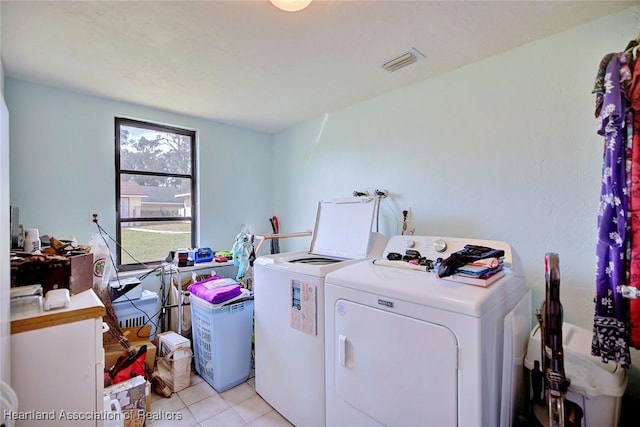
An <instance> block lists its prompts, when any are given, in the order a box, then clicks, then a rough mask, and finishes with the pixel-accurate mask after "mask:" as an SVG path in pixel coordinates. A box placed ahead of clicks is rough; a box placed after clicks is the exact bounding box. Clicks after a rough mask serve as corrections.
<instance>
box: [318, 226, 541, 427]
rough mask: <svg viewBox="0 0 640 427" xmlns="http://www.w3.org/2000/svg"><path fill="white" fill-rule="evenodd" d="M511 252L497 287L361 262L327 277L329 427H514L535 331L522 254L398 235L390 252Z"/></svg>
mask: <svg viewBox="0 0 640 427" xmlns="http://www.w3.org/2000/svg"><path fill="white" fill-rule="evenodd" d="M467 244H474V245H481V246H488V247H492V248H495V249H502V250H504V252H505V256H504V265H505V270H504V271H505V275H504V276H503V277H502V278H501V279H499V280H497V281H495V282H494V283H492V284H490V285H489V286H486V287H483V286H474V285H468V284H462V283H458V282H453V281H449V280H444V279H439V278H438V277H437V276H436V274H435V273H433V272H427V271H425V270H424V268H423V269H422V271H418V270H415V269H403V268H395V267H390V266H386V265H384V264H389V263H379V264H378V265H376V264H375V263H374V262H372V261H371V260H369V261H361V262H359V263H356V264H352V265H349V266H347V267H345V268H341V269H339V270H336V271H334V272H331V273H329V274H327V277H326V278H325V310H326V314H325V360H326V378H325V382H326V425H327V426H329V427H333V426H336V427H338V426H347V425H348V426H354V427H355V426H407V427H412V426H417V425H422V426H463V427H472V426H490V427H493V426H511V425H512V420H513V419H514V418H515V416H516V412H517V409H516V407H515V406H516V403H517V402H518V399H519V393H520V392H521V390H522V384H521V375H522V371H523V368H522V364H523V359H524V354H525V353H526V345H527V336H528V333H529V331H530V330H531V327H530V326H531V325H530V324H531V319H530V318H531V301H530V293H529V292H528V291H527V290H526V288H525V280H524V275H523V271H522V266H521V263H520V260H519V258H518V256H517V254H516V252H515V251H514V250H513V249H512V248H511V247H510V246H509V245H508V244H506V243H504V242H498V241H487V240H474V239H460V238H442V237H431V236H394V237H392V238H391V239H390V240H389V242H388V243H387V246H386V248H385V250H384V254H383V259H386V256H387V254H388V253H390V252H394V253H400V254H404V253H405V252H406V250H407V249H411V250H415V251H418V252H419V253H420V254H421V255H422V256H424V257H427V258H428V259H432V260H436V259H437V258H446V257H448V256H449V255H450V254H451V253H452V252H456V251H458V250H461V249H462V248H463V247H464V246H465V245H467Z"/></svg>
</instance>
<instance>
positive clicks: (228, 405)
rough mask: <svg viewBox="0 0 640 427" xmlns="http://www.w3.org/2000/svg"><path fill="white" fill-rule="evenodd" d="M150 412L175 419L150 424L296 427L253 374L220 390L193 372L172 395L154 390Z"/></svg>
mask: <svg viewBox="0 0 640 427" xmlns="http://www.w3.org/2000/svg"><path fill="white" fill-rule="evenodd" d="M150 412H151V413H152V414H162V413H164V414H168V415H169V416H168V417H166V418H173V419H164V420H160V419H150V420H149V421H148V422H147V424H146V425H147V426H149V427H164V426H171V427H180V426H184V427H214V426H215V427H245V426H246V427H292V424H291V423H289V422H288V421H287V420H286V419H285V418H284V417H283V416H282V415H280V414H279V413H278V412H276V411H275V410H274V409H273V408H272V407H271V406H269V404H268V403H267V402H265V401H264V400H262V398H261V397H260V395H258V394H257V393H256V391H255V382H254V378H253V377H250V378H249V380H247V381H246V382H244V383H242V384H240V385H238V386H236V387H234V388H232V389H229V390H227V391H225V392H222V393H218V392H217V391H215V390H214V389H213V387H211V386H210V385H209V384H208V383H207V382H206V381H204V380H203V379H202V378H201V377H200V376H198V374H196V373H195V372H192V373H191V385H190V386H189V387H188V388H186V389H184V390H182V391H179V392H177V393H173V394H172V395H171V397H168V398H167V397H162V396H160V395H158V394H156V393H154V392H152V394H151V411H150Z"/></svg>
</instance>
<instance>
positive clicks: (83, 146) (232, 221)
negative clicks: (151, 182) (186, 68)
mask: <svg viewBox="0 0 640 427" xmlns="http://www.w3.org/2000/svg"><path fill="white" fill-rule="evenodd" d="M5 98H6V101H7V105H8V107H9V111H10V112H11V166H12V167H11V204H14V205H17V206H18V207H19V208H20V222H21V223H22V224H24V226H25V228H30V227H34V228H38V229H39V230H40V234H41V235H43V234H48V235H49V236H55V237H58V238H70V237H72V236H75V237H76V238H77V239H78V241H79V242H80V243H85V244H86V243H87V242H88V241H89V239H90V237H91V235H92V234H93V233H96V232H97V230H96V229H95V225H93V224H91V222H90V216H89V212H90V211H91V210H97V211H99V212H100V213H101V217H102V221H101V222H102V226H103V227H104V228H105V229H106V230H107V231H108V232H109V234H111V235H112V236H114V238H115V209H116V208H115V188H114V186H115V160H114V153H115V145H114V116H126V117H133V118H138V119H142V120H149V121H154V122H160V123H167V124H171V125H175V126H184V127H187V128H191V129H196V130H197V131H198V147H199V152H198V159H199V164H200V169H199V183H200V199H201V200H200V218H201V233H200V237H201V239H200V245H201V246H210V247H211V248H213V249H214V250H218V249H231V247H232V245H233V241H234V238H235V236H236V235H237V234H238V232H239V231H240V226H241V224H243V223H244V224H247V226H248V227H249V229H250V230H251V231H252V232H256V233H266V232H269V222H268V220H267V218H269V217H270V216H271V215H272V212H271V206H272V190H271V185H270V184H271V171H270V169H269V166H268V165H269V164H270V163H271V156H272V153H271V137H270V136H269V135H267V134H263V133H259V132H253V131H249V130H244V129H239V128H234V127H231V126H226V125H221V124H218V123H214V122H211V121H206V120H200V119H195V118H192V117H185V116H181V115H176V114H171V113H167V112H164V111H159V110H154V109H150V108H144V107H139V106H134V105H130V104H126V103H119V102H112V101H108V100H105V99H101V98H96V97H91V96H85V95H79V94H75V93H71V92H68V91H61V90H56V89H52V88H48V87H43V86H38V85H34V84H30V83H25V82H22V81H17V80H12V79H7V80H6V82H5ZM175 249H177V248H167V253H168V251H169V250H175Z"/></svg>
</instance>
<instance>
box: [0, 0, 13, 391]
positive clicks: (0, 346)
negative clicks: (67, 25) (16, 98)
mask: <svg viewBox="0 0 640 427" xmlns="http://www.w3.org/2000/svg"><path fill="white" fill-rule="evenodd" d="M1 17H2V3H0V18H1ZM0 21H2V19H0ZM1 33H2V31H0V34H1ZM1 52H2V38H1V36H0V53H1ZM0 94H2V95H3V96H0V230H5V232H3V233H2V235H3V236H5V235H6V230H8V229H9V116H8V111H7V106H6V104H5V102H4V66H3V65H2V60H0ZM9 288H10V275H9V244H8V243H7V241H6V240H5V242H3V243H0V381H4V382H6V383H9V384H10V383H11V365H10V360H9V355H10V352H9V345H10V343H11V340H10V339H9V338H10V335H9V334H10V330H11V329H10V323H9V319H10V317H9V309H10V304H9Z"/></svg>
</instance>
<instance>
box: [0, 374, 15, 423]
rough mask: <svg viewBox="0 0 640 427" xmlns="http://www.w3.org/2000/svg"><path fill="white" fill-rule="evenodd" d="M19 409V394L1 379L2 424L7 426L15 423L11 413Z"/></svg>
mask: <svg viewBox="0 0 640 427" xmlns="http://www.w3.org/2000/svg"><path fill="white" fill-rule="evenodd" d="M17 411H18V396H16V393H15V392H14V391H13V389H12V388H11V387H10V386H9V384H7V383H5V382H4V381H0V416H1V418H0V421H2V422H1V423H0V424H2V425H3V426H6V427H13V426H14V425H15V421H14V418H15V417H12V416H11V413H14V412H17Z"/></svg>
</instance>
